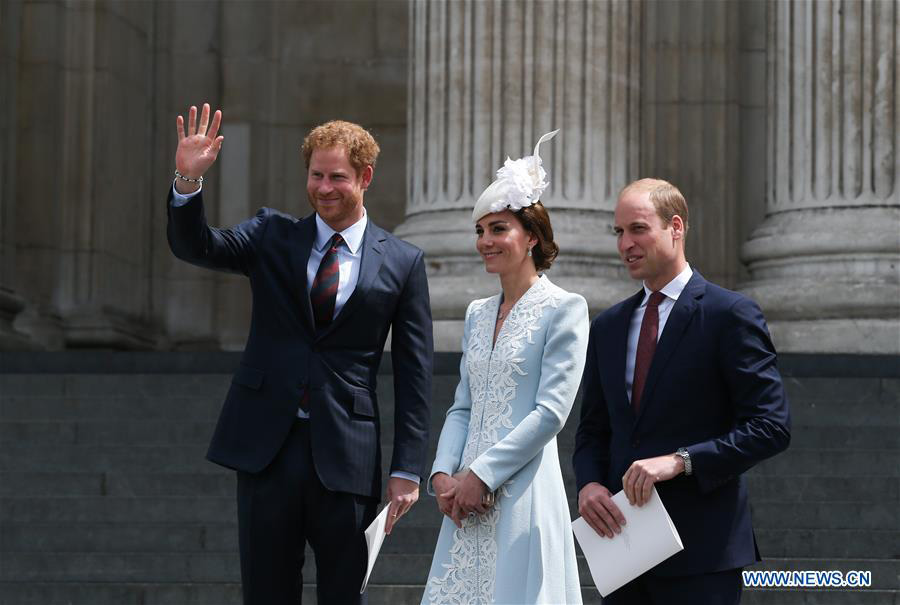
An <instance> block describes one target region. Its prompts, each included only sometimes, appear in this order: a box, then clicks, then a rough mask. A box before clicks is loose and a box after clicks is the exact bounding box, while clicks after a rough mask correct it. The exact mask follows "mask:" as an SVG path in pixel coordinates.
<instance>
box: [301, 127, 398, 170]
mask: <svg viewBox="0 0 900 605" xmlns="http://www.w3.org/2000/svg"><path fill="white" fill-rule="evenodd" d="M333 147H343V148H344V149H346V150H347V159H349V160H350V165H351V166H353V168H354V169H355V170H356V172H357V174H359V172H360V171H362V170H363V169H364V168H365V167H366V166H372V167H373V168H374V167H375V161H376V160H377V159H378V152H379V151H381V148H379V147H378V143H376V142H375V138H374V137H373V136H372V135H371V134H370V133H369V131H368V130H366V129H365V128H363V127H362V126H360V125H359V124H354V123H353V122H345V121H344V120H331V121H330V122H325V123H324V124H320V125H319V126H316V127H315V128H313V129H312V130H311V131H309V134H308V135H306V138H305V139H303V147H302V148H301V149H302V151H303V159H304V160H305V161H306V167H307V168H309V159H310V158H311V157H312V154H313V151H315V150H316V149H331V148H333Z"/></svg>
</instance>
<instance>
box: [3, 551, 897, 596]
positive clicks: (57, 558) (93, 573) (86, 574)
mask: <svg viewBox="0 0 900 605" xmlns="http://www.w3.org/2000/svg"><path fill="white" fill-rule="evenodd" d="M431 558H432V554H431V553H427V554H408V553H402V554H398V553H383V554H381V555H380V556H379V559H378V562H377V563H376V564H375V567H374V568H373V570H372V582H373V583H375V584H424V582H425V580H426V579H427V576H428V571H429V569H430V567H431ZM5 559H6V560H5V561H4V564H3V565H2V567H0V581H2V582H12V581H16V582H28V581H34V582H166V581H170V582H177V583H190V582H235V581H238V580H239V578H240V565H239V559H238V555H237V553H236V552H233V551H229V552H202V553H182V552H169V553H127V552H126V553H91V552H25V553H16V555H15V556H14V557H5ZM578 568H579V575H580V577H581V579H582V583H583V584H585V583H589V582H590V577H591V576H590V571H589V570H588V569H587V564H586V562H585V560H584V558H583V557H582V556H580V555H579V557H578ZM752 569H754V570H760V571H762V570H767V571H768V570H772V571H775V570H777V571H795V570H798V571H799V570H823V571H834V570H837V571H841V572H843V573H845V574H846V573H847V572H848V571H853V570H855V571H869V572H871V574H872V586H871V588H872V589H875V590H898V589H900V580H898V572H900V561H896V560H884V559H829V560H827V561H823V560H820V559H815V558H771V559H767V560H765V561H763V562H761V563H758V564H756V565H754V566H752ZM303 574H304V577H307V578H310V579H312V578H314V577H315V561H314V560H313V559H307V561H306V564H305V565H304V568H303Z"/></svg>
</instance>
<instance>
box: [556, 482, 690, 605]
mask: <svg viewBox="0 0 900 605" xmlns="http://www.w3.org/2000/svg"><path fill="white" fill-rule="evenodd" d="M612 500H613V502H615V503H616V506H618V507H619V510H620V511H622V514H623V515H625V521H626V524H625V525H624V526H623V527H622V533H620V534H616V535H615V537H613V538H605V537H603V536H601V535H599V534H598V533H597V532H595V531H594V529H593V528H592V527H591V526H590V525H588V524H587V521H585V520H584V519H583V518H582V517H579V518H577V519H575V520H574V521H572V531H573V532H574V533H575V538H576V539H577V540H578V544H579V545H580V546H581V550H582V552H584V556H585V558H586V559H587V562H588V568H590V570H591V577H592V578H593V579H594V584H595V585H596V586H597V590H599V591H600V594H601V595H602V596H604V597H605V596H607V595H608V594H609V593H611V592H613V591H614V590H616V589H617V588H620V587H621V586H624V585H625V584H627V583H628V582H630V581H632V580H633V579H635V578H636V577H638V576H639V575H641V574H642V573H644V572H645V571H647V570H648V569H650V568H651V567H654V566H655V565H657V564H659V563H661V562H662V561H665V560H666V559H668V558H669V557H671V556H672V555H674V554H675V553H677V552H679V551H681V550H684V546H683V545H682V543H681V536H679V535H678V530H677V529H676V528H675V526H674V525H673V524H672V519H671V518H669V513H668V512H666V507H665V506H663V503H662V500H660V498H659V495H658V494H657V493H656V488H655V487H654V488H653V492H652V493H651V494H650V500H649V501H648V502H647V503H646V504H644V505H643V506H640V507H638V506H632V505H631V504H629V503H628V498H626V497H625V492H619V493H618V494H616V495H615V496H613V497H612Z"/></svg>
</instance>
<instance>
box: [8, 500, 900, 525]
mask: <svg viewBox="0 0 900 605" xmlns="http://www.w3.org/2000/svg"><path fill="white" fill-rule="evenodd" d="M570 504H572V505H573V504H574V502H570ZM235 509H236V506H235V503H234V498H215V497H145V498H127V497H96V496H85V497H74V498H69V497H59V498H50V497H42V498H32V497H28V498H6V499H4V500H3V502H2V508H0V523H4V524H7V523H101V522H105V523H133V522H134V521H135V520H139V521H140V522H143V523H148V524H158V523H176V524H177V523H214V524H218V523H230V522H233V521H234V519H235V518H236V517H235V514H236V512H235ZM751 511H752V514H753V520H754V526H755V527H757V528H759V529H781V528H784V529H818V528H832V529H872V530H878V529H885V530H897V529H900V519H898V517H900V515H898V514H897V506H896V501H888V502H871V501H863V502H860V501H846V502H789V501H785V502H778V501H767V502H753V501H751ZM440 519H441V516H440V512H439V511H438V510H437V506H436V505H435V502H434V499H433V498H431V497H429V496H423V497H420V500H419V503H418V504H417V505H416V506H415V507H413V509H412V510H411V511H410V512H409V513H408V514H407V515H406V517H405V518H404V522H405V523H406V524H410V525H420V526H435V525H437V524H438V523H439V522H440Z"/></svg>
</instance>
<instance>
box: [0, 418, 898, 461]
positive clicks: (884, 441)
mask: <svg viewBox="0 0 900 605" xmlns="http://www.w3.org/2000/svg"><path fill="white" fill-rule="evenodd" d="M383 412H385V413H384V414H383V419H382V439H381V442H382V447H383V448H386V447H390V446H391V444H392V442H393V422H392V419H391V418H390V414H389V413H388V412H386V411H384V410H383ZM438 420H439V422H437V423H435V424H434V425H433V426H432V438H433V440H434V441H435V443H436V441H437V437H438V435H440V429H441V426H442V425H443V417H441V418H439V419H438ZM576 428H577V421H573V420H572V419H571V418H570V421H569V422H568V423H567V424H566V427H565V429H564V430H563V431H562V432H561V433H560V434H559V435H558V437H557V443H558V445H559V447H560V449H561V450H562V449H565V450H566V451H569V452H570V451H571V450H572V447H573V446H574V441H575V430H576ZM214 429H215V417H214V416H213V417H210V418H209V419H207V420H205V421H200V420H178V421H175V420H68V421H39V420H19V421H4V422H0V443H5V444H7V445H25V444H28V445H35V446H36V445H48V446H57V445H132V444H133V445H198V446H206V445H207V444H208V443H209V440H210V438H211V437H212V434H213V430H214ZM791 448H798V449H813V448H824V449H837V448H855V449H862V450H871V449H895V450H900V431H898V430H897V427H891V426H865V427H857V428H855V429H853V430H848V429H847V427H843V426H797V425H795V426H794V428H793V432H792V436H791Z"/></svg>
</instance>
